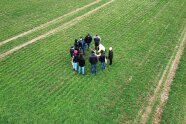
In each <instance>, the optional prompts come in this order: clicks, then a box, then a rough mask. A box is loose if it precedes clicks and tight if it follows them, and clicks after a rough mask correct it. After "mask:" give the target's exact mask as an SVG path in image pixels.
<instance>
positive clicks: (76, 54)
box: [72, 50, 78, 71]
mask: <svg viewBox="0 0 186 124" xmlns="http://www.w3.org/2000/svg"><path fill="white" fill-rule="evenodd" d="M72 61H73V70H74V71H77V63H78V51H77V50H74V54H73V57H72Z"/></svg>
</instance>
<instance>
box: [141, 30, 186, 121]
mask: <svg viewBox="0 0 186 124" xmlns="http://www.w3.org/2000/svg"><path fill="white" fill-rule="evenodd" d="M185 43H186V33H185V35H184V38H183V40H182V42H181V43H180V46H179V49H178V52H177V53H176V56H175V58H174V55H172V56H171V58H170V60H169V62H168V64H167V66H166V68H165V70H164V72H163V75H162V77H161V79H160V81H159V83H158V86H157V87H156V89H155V91H154V95H153V96H152V97H151V98H150V100H149V101H150V103H149V105H148V106H147V107H146V109H145V112H144V113H143V115H142V119H141V121H140V123H141V124H145V123H146V122H147V120H148V118H149V114H150V113H151V111H152V108H153V106H154V104H155V102H156V99H157V97H158V92H159V91H160V90H161V86H162V85H163V81H164V80H165V79H166V78H167V80H166V82H165V87H164V88H163V93H162V94H161V101H160V105H159V106H158V108H157V112H156V117H155V119H154V123H159V122H160V120H159V119H160V118H159V117H160V116H161V114H162V108H163V106H164V105H165V103H166V101H167V99H168V93H169V90H170V86H171V83H172V80H173V78H174V75H175V72H176V69H177V66H178V63H179V60H180V58H181V55H182V53H183V50H184V45H185ZM173 53H174V52H173ZM173 58H174V60H173ZM169 69H170V70H169ZM167 74H168V75H167Z"/></svg>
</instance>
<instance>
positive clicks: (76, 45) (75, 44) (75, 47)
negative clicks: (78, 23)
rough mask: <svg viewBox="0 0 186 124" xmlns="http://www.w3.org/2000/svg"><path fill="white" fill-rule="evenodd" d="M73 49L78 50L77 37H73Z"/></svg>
mask: <svg viewBox="0 0 186 124" xmlns="http://www.w3.org/2000/svg"><path fill="white" fill-rule="evenodd" d="M74 49H75V50H79V43H78V40H77V39H75V41H74Z"/></svg>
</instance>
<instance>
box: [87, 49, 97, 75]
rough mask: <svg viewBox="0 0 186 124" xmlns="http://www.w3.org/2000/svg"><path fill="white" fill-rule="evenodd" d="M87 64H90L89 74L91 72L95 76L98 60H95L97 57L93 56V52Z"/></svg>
mask: <svg viewBox="0 0 186 124" xmlns="http://www.w3.org/2000/svg"><path fill="white" fill-rule="evenodd" d="M89 62H90V64H91V72H92V74H94V73H95V74H96V72H97V69H96V68H97V67H96V66H97V65H96V64H97V62H98V58H97V56H96V55H95V52H94V51H92V54H91V55H90V57H89Z"/></svg>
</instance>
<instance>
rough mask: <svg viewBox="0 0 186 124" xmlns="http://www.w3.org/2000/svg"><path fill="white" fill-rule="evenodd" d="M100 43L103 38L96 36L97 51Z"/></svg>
mask: <svg viewBox="0 0 186 124" xmlns="http://www.w3.org/2000/svg"><path fill="white" fill-rule="evenodd" d="M100 42H101V38H100V36H99V35H97V34H96V36H94V43H95V50H98V46H99V44H100Z"/></svg>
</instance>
